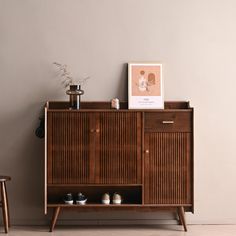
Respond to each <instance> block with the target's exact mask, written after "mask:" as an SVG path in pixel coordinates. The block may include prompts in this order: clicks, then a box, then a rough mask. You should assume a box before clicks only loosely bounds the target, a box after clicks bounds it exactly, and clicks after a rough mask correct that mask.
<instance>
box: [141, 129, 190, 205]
mask: <svg viewBox="0 0 236 236" xmlns="http://www.w3.org/2000/svg"><path fill="white" fill-rule="evenodd" d="M191 137H192V136H191V133H187V132H160V133H158V132H156V133H155V132H153V133H146V134H145V150H146V152H145V154H144V155H145V204H170V205H171V204H173V205H176V204H180V205H184V204H191V203H192V196H191V188H192V186H191V183H192V179H191V178H192V176H191V173H192V170H191V166H192V159H191V145H192V144H191V143H192V142H191Z"/></svg>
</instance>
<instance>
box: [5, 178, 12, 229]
mask: <svg viewBox="0 0 236 236" xmlns="http://www.w3.org/2000/svg"><path fill="white" fill-rule="evenodd" d="M4 186H5V190H6V198H7V213H8V214H7V215H8V227H11V221H10V211H9V200H8V194H7V185H6V182H4Z"/></svg>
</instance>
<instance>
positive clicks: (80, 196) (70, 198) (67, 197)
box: [64, 193, 87, 205]
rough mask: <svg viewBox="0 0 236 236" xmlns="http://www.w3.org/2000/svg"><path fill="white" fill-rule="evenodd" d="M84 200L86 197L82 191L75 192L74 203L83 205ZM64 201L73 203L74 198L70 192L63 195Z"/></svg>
mask: <svg viewBox="0 0 236 236" xmlns="http://www.w3.org/2000/svg"><path fill="white" fill-rule="evenodd" d="M86 201H87V198H86V197H85V196H84V195H83V194H82V193H78V194H77V196H76V199H75V203H76V204H80V205H84V204H85V203H86ZM64 202H65V204H69V205H72V204H74V198H73V195H72V193H67V194H66V195H65V197H64Z"/></svg>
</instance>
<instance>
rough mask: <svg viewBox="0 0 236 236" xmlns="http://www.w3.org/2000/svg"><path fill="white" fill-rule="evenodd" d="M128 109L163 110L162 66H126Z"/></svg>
mask: <svg viewBox="0 0 236 236" xmlns="http://www.w3.org/2000/svg"><path fill="white" fill-rule="evenodd" d="M128 90H129V91H128V94H129V109H163V108H164V95H163V81H162V64H160V63H129V64H128Z"/></svg>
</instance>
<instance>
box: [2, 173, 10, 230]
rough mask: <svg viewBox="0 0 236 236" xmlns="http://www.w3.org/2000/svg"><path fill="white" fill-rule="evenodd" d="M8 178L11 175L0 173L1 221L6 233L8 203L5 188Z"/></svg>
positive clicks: (8, 219)
mask: <svg viewBox="0 0 236 236" xmlns="http://www.w3.org/2000/svg"><path fill="white" fill-rule="evenodd" d="M8 180H11V177H9V176H2V175H0V185H1V186H0V191H1V201H0V207H2V215H3V222H4V228H5V233H6V234H7V233H8V227H10V218H9V205H8V198H7V189H6V181H8Z"/></svg>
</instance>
